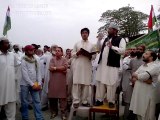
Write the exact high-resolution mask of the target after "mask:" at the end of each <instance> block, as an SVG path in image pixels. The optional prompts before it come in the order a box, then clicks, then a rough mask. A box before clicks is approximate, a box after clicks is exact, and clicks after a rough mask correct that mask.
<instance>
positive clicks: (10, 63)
mask: <svg viewBox="0 0 160 120" xmlns="http://www.w3.org/2000/svg"><path fill="white" fill-rule="evenodd" d="M16 64H17V63H16V58H15V56H14V54H13V53H9V52H8V53H7V54H6V55H4V54H3V53H2V52H1V51H0V111H1V107H2V106H4V109H5V111H6V116H7V120H15V114H16V81H15V79H16V78H15V65H16Z"/></svg>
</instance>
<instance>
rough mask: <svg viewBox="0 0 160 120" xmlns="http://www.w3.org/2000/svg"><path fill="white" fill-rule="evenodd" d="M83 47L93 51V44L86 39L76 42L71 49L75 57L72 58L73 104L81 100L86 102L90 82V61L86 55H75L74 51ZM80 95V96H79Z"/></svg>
mask: <svg viewBox="0 0 160 120" xmlns="http://www.w3.org/2000/svg"><path fill="white" fill-rule="evenodd" d="M80 48H83V49H85V50H87V51H88V52H94V51H95V50H94V48H95V47H94V45H93V44H91V43H90V42H89V41H88V40H87V41H84V40H81V41H79V42H77V43H76V44H75V46H74V49H73V51H72V55H73V57H74V58H75V60H74V69H73V88H72V95H73V104H74V103H80V102H81V100H82V103H83V104H86V103H87V102H88V101H87V97H88V94H89V93H88V92H89V86H90V84H91V79H92V78H91V76H92V63H91V60H89V59H88V58H87V57H85V56H83V55H79V56H77V55H76V53H77V52H78V51H79V50H80ZM81 95H82V96H81Z"/></svg>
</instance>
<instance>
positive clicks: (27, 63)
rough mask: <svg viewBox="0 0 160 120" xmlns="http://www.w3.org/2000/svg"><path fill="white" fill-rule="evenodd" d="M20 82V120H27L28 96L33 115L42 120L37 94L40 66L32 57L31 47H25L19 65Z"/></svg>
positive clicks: (32, 50)
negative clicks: (31, 103) (30, 98)
mask: <svg viewBox="0 0 160 120" xmlns="http://www.w3.org/2000/svg"><path fill="white" fill-rule="evenodd" d="M21 72H22V80H21V83H20V85H21V86H20V87H21V113H22V120H28V119H29V115H28V105H29V102H28V96H29V93H30V95H31V97H32V101H33V106H34V115H35V118H36V120H44V118H43V115H42V112H41V103H40V96H39V92H40V90H41V85H42V79H41V71H40V64H39V62H38V59H36V58H35V56H34V47H33V46H32V45H27V46H25V56H24V57H23V58H22V63H21Z"/></svg>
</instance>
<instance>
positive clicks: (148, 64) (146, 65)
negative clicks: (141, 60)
mask: <svg viewBox="0 0 160 120" xmlns="http://www.w3.org/2000/svg"><path fill="white" fill-rule="evenodd" d="M153 63H154V62H150V63H147V64H143V66H145V67H148V66H150V65H152V64H153Z"/></svg>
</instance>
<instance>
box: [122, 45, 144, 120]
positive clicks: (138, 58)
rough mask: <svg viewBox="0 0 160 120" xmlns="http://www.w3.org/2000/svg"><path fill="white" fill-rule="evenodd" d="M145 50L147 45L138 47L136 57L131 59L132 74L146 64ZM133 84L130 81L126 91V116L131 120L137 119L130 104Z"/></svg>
mask: <svg viewBox="0 0 160 120" xmlns="http://www.w3.org/2000/svg"><path fill="white" fill-rule="evenodd" d="M144 51H145V46H144V45H141V46H138V47H137V50H136V57H135V58H133V59H131V61H130V64H129V69H130V74H131V75H132V73H134V72H135V71H136V70H137V69H138V68H139V67H140V66H141V65H142V64H144V62H143V59H142V55H143V53H144ZM133 86H134V85H133V84H132V83H131V82H129V84H128V86H127V87H126V91H125V100H124V101H125V110H124V113H125V114H124V117H125V118H126V119H127V117H128V119H129V120H130V119H131V120H132V119H133V120H134V119H135V115H134V114H133V113H132V112H131V111H129V106H130V101H131V97H132V92H133Z"/></svg>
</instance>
